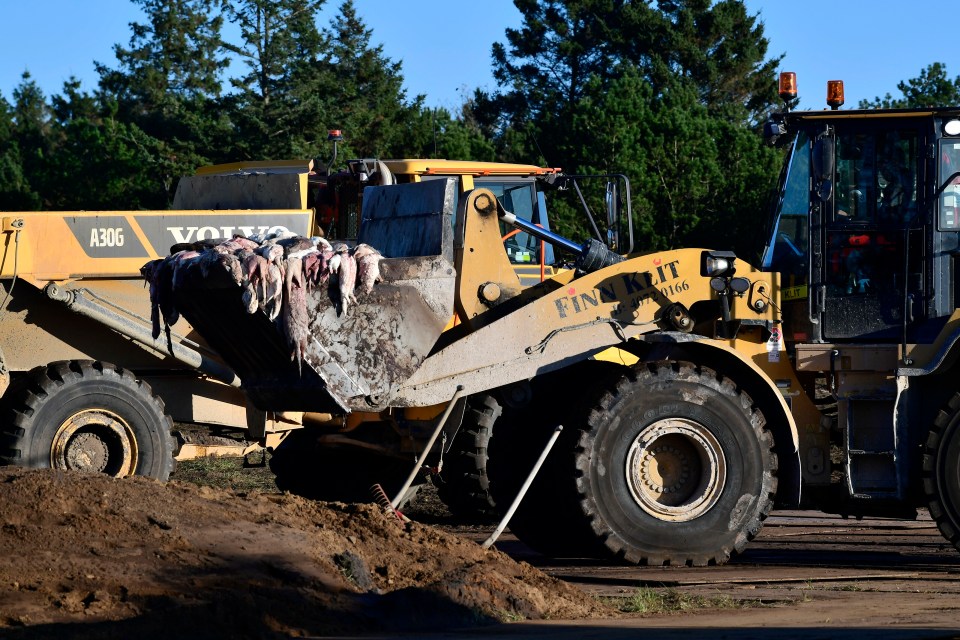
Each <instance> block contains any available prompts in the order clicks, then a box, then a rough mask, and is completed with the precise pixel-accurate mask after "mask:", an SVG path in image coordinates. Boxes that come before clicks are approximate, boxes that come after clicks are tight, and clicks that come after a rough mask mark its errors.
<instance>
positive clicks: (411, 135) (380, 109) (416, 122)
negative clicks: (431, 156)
mask: <svg viewBox="0 0 960 640" xmlns="http://www.w3.org/2000/svg"><path fill="white" fill-rule="evenodd" d="M372 33H373V32H372V30H370V29H368V28H367V26H366V24H365V23H364V22H363V20H362V19H361V18H360V17H359V16H358V15H357V11H356V7H355V6H354V3H353V0H345V1H344V2H343V3H342V4H341V5H340V8H339V11H338V14H337V16H336V17H335V18H334V19H333V20H331V23H330V27H329V28H328V29H326V30H325V35H326V38H327V40H328V41H329V43H330V46H329V50H328V52H327V54H326V55H325V56H324V58H323V60H322V62H321V63H320V65H321V67H322V68H323V69H324V70H325V71H326V75H327V77H328V83H330V84H328V85H327V86H329V87H330V88H329V91H330V92H331V95H332V96H335V98H336V99H335V100H333V101H331V105H330V112H329V118H330V122H331V126H332V128H337V129H340V130H342V131H343V132H344V135H345V137H346V144H345V145H344V150H345V152H346V153H347V154H348V155H354V156H361V157H378V158H387V157H391V156H393V157H396V156H404V155H409V152H410V151H411V150H414V149H421V148H423V147H424V146H427V145H428V144H429V143H430V141H431V140H432V137H433V136H432V133H433V131H432V129H431V124H432V120H431V119H429V118H427V117H424V116H427V115H428V114H429V112H425V113H421V111H422V110H423V96H416V97H415V98H414V99H413V100H408V99H407V97H406V90H405V89H404V88H403V74H402V65H401V63H400V62H393V61H392V60H390V59H389V58H387V57H386V56H385V55H384V53H383V46H382V45H376V46H373V45H372V44H371V37H372Z"/></svg>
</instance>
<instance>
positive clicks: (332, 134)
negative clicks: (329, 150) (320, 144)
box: [327, 129, 343, 142]
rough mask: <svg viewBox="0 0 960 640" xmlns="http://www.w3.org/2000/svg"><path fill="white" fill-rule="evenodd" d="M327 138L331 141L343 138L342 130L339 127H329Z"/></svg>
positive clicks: (338, 140)
mask: <svg viewBox="0 0 960 640" xmlns="http://www.w3.org/2000/svg"><path fill="white" fill-rule="evenodd" d="M327 140H328V141H333V142H340V141H341V140H343V132H342V131H340V129H330V130H329V131H327Z"/></svg>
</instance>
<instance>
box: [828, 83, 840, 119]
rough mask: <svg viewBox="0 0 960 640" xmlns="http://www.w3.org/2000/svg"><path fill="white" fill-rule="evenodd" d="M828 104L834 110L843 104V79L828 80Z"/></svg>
mask: <svg viewBox="0 0 960 640" xmlns="http://www.w3.org/2000/svg"><path fill="white" fill-rule="evenodd" d="M827 104H828V105H830V108H831V109H833V110H834V111H836V110H837V109H839V108H840V106H841V105H842V104H843V80H827Z"/></svg>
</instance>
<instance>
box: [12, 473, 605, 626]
mask: <svg viewBox="0 0 960 640" xmlns="http://www.w3.org/2000/svg"><path fill="white" fill-rule="evenodd" d="M0 505H2V508H0V509H2V511H0V548H2V549H4V555H5V558H4V561H3V562H2V563H0V634H3V635H5V636H7V637H12V638H47V637H49V638H61V637H66V636H69V637H71V638H119V637H139V638H154V637H157V638H159V637H168V636H170V635H171V634H172V635H175V636H176V637H180V638H184V637H197V638H209V637H265V638H270V637H289V636H297V635H322V634H353V633H357V632H364V631H365V632H376V631H381V632H382V631H391V632H394V631H412V630H418V629H424V630H425V629H430V630H436V629H443V628H448V629H449V628H457V627H464V626H470V627H476V626H479V625H483V624H485V623H495V622H500V621H504V620H523V619H542V618H553V619H557V618H562V619H576V618H584V617H589V616H598V615H601V616H610V615H613V612H612V611H611V610H609V609H607V608H605V607H604V606H603V605H602V604H600V603H599V601H597V600H596V599H594V598H592V597H589V596H586V595H585V594H584V593H583V592H581V591H580V590H579V589H578V588H576V587H573V586H570V585H568V584H566V583H564V582H561V581H559V580H556V579H554V578H550V577H548V576H546V575H545V574H543V573H541V572H540V571H538V570H536V569H534V568H533V567H531V566H529V565H527V564H524V563H518V562H515V561H513V560H511V559H510V558H509V557H508V556H506V555H505V554H503V553H500V552H498V551H495V550H491V551H486V550H483V549H482V548H481V547H480V546H479V545H477V544H476V543H475V542H472V541H470V540H467V539H464V538H461V537H458V536H455V535H451V534H447V533H443V532H442V531H439V530H437V529H434V528H431V527H429V526H426V525H421V524H417V523H415V522H413V523H403V522H401V521H400V520H399V519H397V518H395V517H393V516H391V515H387V514H385V513H384V511H383V510H382V509H381V508H379V507H377V506H375V505H356V506H354V505H340V504H324V503H314V502H310V501H307V500H303V499H301V498H298V497H296V496H290V495H280V494H276V493H260V492H257V491H254V492H250V493H247V492H237V491H229V490H224V489H218V488H212V487H203V486H197V485H195V484H189V483H182V482H176V481H174V482H170V483H168V484H161V483H158V482H154V481H151V480H145V479H142V478H129V479H124V480H115V479H112V478H109V477H105V476H99V475H83V474H77V473H69V472H61V471H49V470H34V471H28V470H23V469H16V468H3V469H0Z"/></svg>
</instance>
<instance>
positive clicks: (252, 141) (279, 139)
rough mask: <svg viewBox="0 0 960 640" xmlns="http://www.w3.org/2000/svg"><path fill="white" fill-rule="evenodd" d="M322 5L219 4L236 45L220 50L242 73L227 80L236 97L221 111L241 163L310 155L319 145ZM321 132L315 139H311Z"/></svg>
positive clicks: (288, 0) (316, 1)
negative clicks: (235, 32)
mask: <svg viewBox="0 0 960 640" xmlns="http://www.w3.org/2000/svg"><path fill="white" fill-rule="evenodd" d="M323 3H324V0H224V2H223V7H224V12H225V14H226V16H227V17H228V19H229V20H230V21H231V22H233V23H235V24H236V25H237V26H238V27H239V28H240V38H241V41H240V42H235V43H224V48H225V49H226V50H227V51H229V52H231V53H233V54H234V55H235V56H237V57H239V59H240V60H242V61H243V62H244V64H245V65H246V66H247V68H248V72H247V74H246V75H244V76H242V77H240V78H235V79H233V80H231V82H232V84H233V86H234V88H236V89H237V93H236V94H234V95H232V96H231V97H230V98H229V100H227V102H226V104H227V106H228V110H229V112H230V114H231V118H232V120H233V125H234V127H235V128H236V130H235V139H234V148H235V149H236V150H237V151H238V152H239V153H240V155H241V156H242V157H245V158H263V159H278V158H289V157H291V156H294V155H296V156H310V155H314V154H316V153H317V152H319V150H320V147H321V144H322V143H321V140H326V125H325V124H324V122H323V115H324V112H325V110H326V103H327V96H326V95H325V94H324V92H323V90H324V89H329V87H324V86H323V85H322V84H321V81H320V79H319V78H318V77H317V73H316V61H317V60H318V59H319V58H320V56H321V55H322V54H323V52H324V50H325V42H324V38H323V34H322V33H321V32H320V30H319V29H318V28H317V25H316V18H317V14H318V12H319V11H320V9H321V7H322V6H323ZM320 131H323V136H322V137H320V136H319V133H318V132H320Z"/></svg>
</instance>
